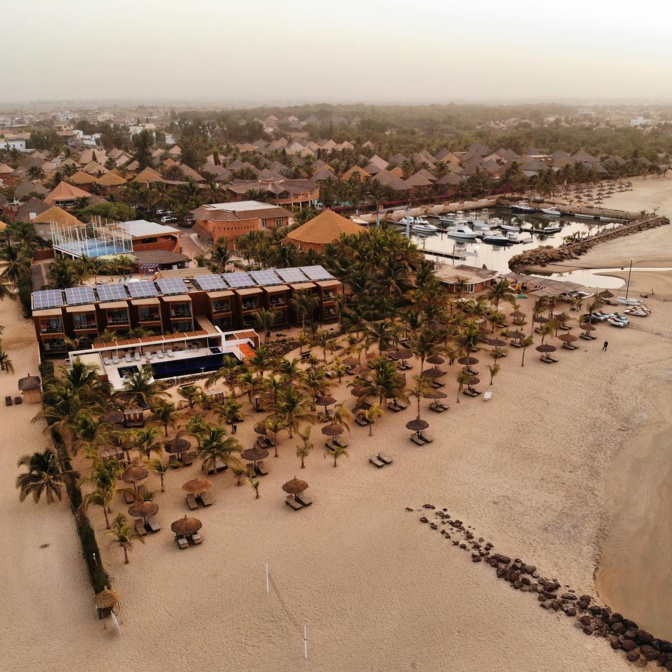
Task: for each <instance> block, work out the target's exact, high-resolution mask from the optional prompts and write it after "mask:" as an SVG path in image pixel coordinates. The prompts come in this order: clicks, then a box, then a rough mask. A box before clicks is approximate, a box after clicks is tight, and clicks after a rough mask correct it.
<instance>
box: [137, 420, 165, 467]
mask: <svg viewBox="0 0 672 672" xmlns="http://www.w3.org/2000/svg"><path fill="white" fill-rule="evenodd" d="M132 434H133V445H134V447H135V448H136V449H137V451H138V453H140V457H141V458H143V457H144V458H146V459H147V460H149V459H150V456H151V454H152V453H157V454H159V455H160V454H161V453H162V452H163V444H162V443H161V441H160V440H159V437H158V435H157V430H156V428H155V427H148V428H147V429H136V430H134V431H133V432H132Z"/></svg>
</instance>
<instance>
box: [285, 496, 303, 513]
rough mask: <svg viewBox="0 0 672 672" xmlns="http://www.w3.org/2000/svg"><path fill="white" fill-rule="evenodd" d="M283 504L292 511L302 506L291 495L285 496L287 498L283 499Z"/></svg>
mask: <svg viewBox="0 0 672 672" xmlns="http://www.w3.org/2000/svg"><path fill="white" fill-rule="evenodd" d="M285 504H287V506H288V507H289V508H290V509H293V510H294V511H298V510H299V509H302V508H303V506H302V505H301V504H299V502H297V501H296V500H295V499H294V497H293V496H292V495H288V496H287V499H285Z"/></svg>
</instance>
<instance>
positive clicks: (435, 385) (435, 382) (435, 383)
mask: <svg viewBox="0 0 672 672" xmlns="http://www.w3.org/2000/svg"><path fill="white" fill-rule="evenodd" d="M430 384H431V386H432V387H433V388H434V389H435V390H438V389H440V388H442V387H445V386H446V384H445V383H442V382H440V381H438V380H433V381H432V382H431V383H430Z"/></svg>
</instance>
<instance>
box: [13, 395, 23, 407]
mask: <svg viewBox="0 0 672 672" xmlns="http://www.w3.org/2000/svg"><path fill="white" fill-rule="evenodd" d="M22 403H23V397H14V405H15V406H18V405H19V404H22Z"/></svg>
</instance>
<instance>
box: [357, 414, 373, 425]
mask: <svg viewBox="0 0 672 672" xmlns="http://www.w3.org/2000/svg"><path fill="white" fill-rule="evenodd" d="M355 422H356V423H357V424H358V425H359V426H360V427H368V426H369V425H370V424H371V420H368V419H367V418H365V417H364V416H363V415H356V416H355Z"/></svg>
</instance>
